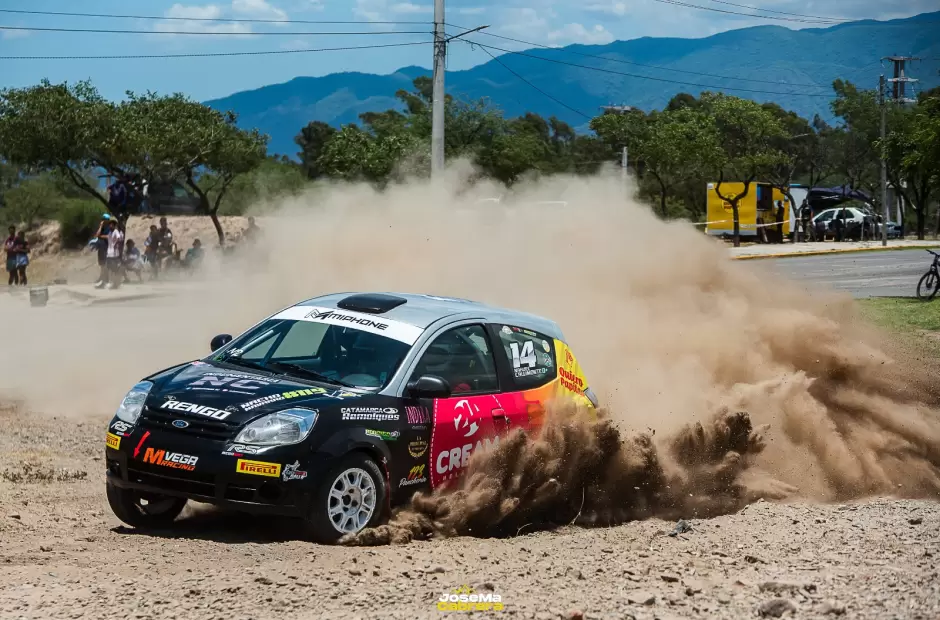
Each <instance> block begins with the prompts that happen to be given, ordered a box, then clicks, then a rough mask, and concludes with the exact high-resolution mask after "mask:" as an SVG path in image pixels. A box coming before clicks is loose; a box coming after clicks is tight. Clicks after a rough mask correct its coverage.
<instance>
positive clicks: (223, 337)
mask: <svg viewBox="0 0 940 620" xmlns="http://www.w3.org/2000/svg"><path fill="white" fill-rule="evenodd" d="M231 341H232V335H231V334H219V335H218V336H216V337H215V338H213V339H212V342H210V343H209V348H210V349H211V350H212V351H218V350H219V349H221V348H222V347H224V346H225V345H227V344H228V343H230V342H231Z"/></svg>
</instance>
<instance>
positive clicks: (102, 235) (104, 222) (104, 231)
mask: <svg viewBox="0 0 940 620" xmlns="http://www.w3.org/2000/svg"><path fill="white" fill-rule="evenodd" d="M110 223H111V215H109V214H108V213H103V214H102V215H101V221H100V222H99V223H98V232H96V233H95V247H96V249H97V250H98V281H97V282H95V288H101V287H102V286H104V285H105V284H106V283H107V281H108V264H107V262H108V261H107V259H108V231H109V230H110Z"/></svg>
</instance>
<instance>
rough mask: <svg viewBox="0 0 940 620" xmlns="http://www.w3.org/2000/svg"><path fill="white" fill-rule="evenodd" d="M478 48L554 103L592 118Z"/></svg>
mask: <svg viewBox="0 0 940 620" xmlns="http://www.w3.org/2000/svg"><path fill="white" fill-rule="evenodd" d="M480 49H482V50H483V51H484V52H486V54H487V56H489V57H490V58H492V59H493V60H495V61H496V62H498V63H499V64H500V65H501V66H502V67H503V68H504V69H505V70H506V71H509V72H510V73H512V74H513V75H514V76H516V77H517V78H518V79H519V80H520V81H522V82H525V83H526V84H528V85H529V86H531V87H532V88H533V89H534V90H536V91H538V92H540V93H542V95H544V96H545V97H548V98H549V99H551V100H552V101H554V102H555V103H557V104H558V105H560V106H561V107H563V108H566V109H568V110H570V111H572V112H574V113H575V114H580V115H581V116H583V117H584V118H586V119H589V120H590V119H591V118H593V117H592V116H590V115H589V114H585V113H584V112H582V111H581V110H578V109H575V108H572V107H571V106H570V105H568V104H567V103H565V102H563V101H559V100H558V99H556V98H555V97H553V96H552V95H549V94H548V93H547V92H545V91H544V90H542V89H541V88H539V87H538V86H536V85H535V84H533V83H532V82H530V81H529V80H527V79H525V78H524V77H522V76H521V75H519V74H518V73H516V72H515V71H513V70H512V69H510V68H509V67H508V66H507V65H506V63H504V62H503V61H502V60H500V59H499V58H497V57H496V56H494V55H493V54H492V52H490V51H489V50H488V49H486V48H485V47H482V46H481V47H480Z"/></svg>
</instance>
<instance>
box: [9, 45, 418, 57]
mask: <svg viewBox="0 0 940 620" xmlns="http://www.w3.org/2000/svg"><path fill="white" fill-rule="evenodd" d="M430 43H431V42H430V41H416V42H413V43H388V44H385V45H358V46H347V47H321V48H317V49H302V50H269V51H260V52H206V53H187V54H124V55H115V56H0V60H126V59H144V58H211V57H220V56H267V55H275V54H308V53H311V52H345V51H351V50H372V49H379V48H386V47H406V46H409V45H430Z"/></svg>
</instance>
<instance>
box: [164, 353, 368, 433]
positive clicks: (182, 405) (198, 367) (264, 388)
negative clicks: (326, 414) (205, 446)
mask: <svg viewBox="0 0 940 620" xmlns="http://www.w3.org/2000/svg"><path fill="white" fill-rule="evenodd" d="M367 394H368V393H367V392H359V391H353V390H349V389H346V388H341V387H339V386H336V385H332V384H328V383H314V382H310V381H298V380H295V379H293V378H291V377H286V376H284V375H280V374H277V375H272V374H266V373H261V372H255V371H253V370H251V369H246V368H238V369H235V368H234V367H232V366H221V365H215V364H212V363H209V362H202V361H198V362H192V363H190V364H185V365H183V366H180V367H178V368H177V369H174V370H172V371H170V372H168V373H165V374H164V375H163V376H162V377H161V380H160V381H159V382H158V383H157V384H156V385H155V386H154V388H153V389H152V390H151V392H150V396H149V397H148V399H147V406H148V407H151V408H153V409H157V410H160V411H163V412H167V413H172V414H174V415H180V416H181V417H196V418H199V417H202V418H210V419H216V420H224V421H225V422H227V423H236V424H241V423H244V422H248V421H249V420H252V419H254V418H257V417H258V416H260V415H264V414H267V413H271V412H273V411H279V410H282V409H286V408H288V407H295V406H301V407H309V408H311V409H323V408H326V407H334V406H335V407H341V406H343V402H344V401H349V400H355V401H357V402H359V401H360V400H361V397H362V396H365V395H367Z"/></svg>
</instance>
